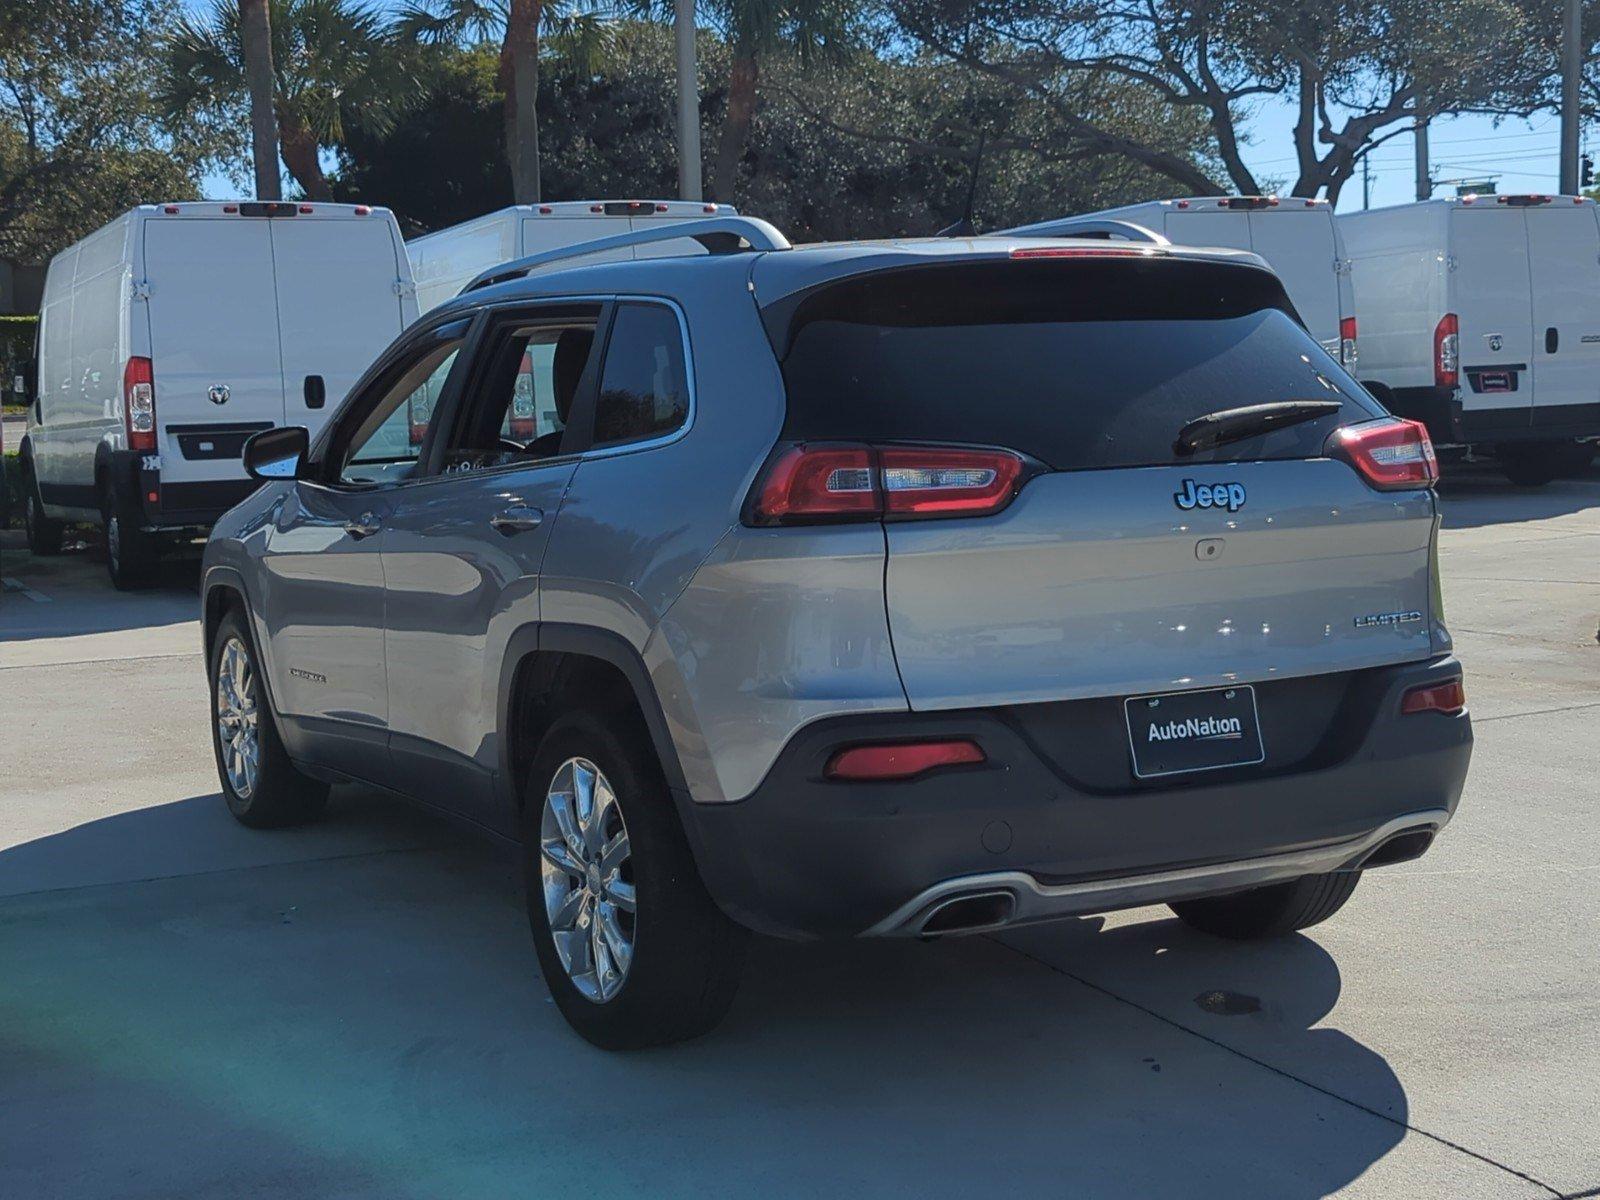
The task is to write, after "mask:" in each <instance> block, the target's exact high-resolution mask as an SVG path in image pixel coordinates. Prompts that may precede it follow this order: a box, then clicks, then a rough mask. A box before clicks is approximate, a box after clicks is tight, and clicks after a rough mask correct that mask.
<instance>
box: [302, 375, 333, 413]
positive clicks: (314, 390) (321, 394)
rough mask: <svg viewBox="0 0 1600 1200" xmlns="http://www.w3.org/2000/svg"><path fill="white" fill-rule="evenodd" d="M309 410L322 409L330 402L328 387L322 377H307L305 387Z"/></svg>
mask: <svg viewBox="0 0 1600 1200" xmlns="http://www.w3.org/2000/svg"><path fill="white" fill-rule="evenodd" d="M303 390H304V393H305V398H306V407H307V408H321V407H322V406H323V405H324V404H326V403H327V402H328V385H327V384H325V383H323V382H322V376H321V375H307V376H306V382H305V387H304V389H303Z"/></svg>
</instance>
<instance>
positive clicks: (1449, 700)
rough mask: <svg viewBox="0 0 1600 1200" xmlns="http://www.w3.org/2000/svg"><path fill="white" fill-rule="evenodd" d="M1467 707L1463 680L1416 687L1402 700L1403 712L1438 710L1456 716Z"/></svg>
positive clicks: (1401, 708) (1401, 709)
mask: <svg viewBox="0 0 1600 1200" xmlns="http://www.w3.org/2000/svg"><path fill="white" fill-rule="evenodd" d="M1466 707H1467V689H1466V688H1464V687H1463V686H1462V685H1461V680H1459V679H1452V680H1450V681H1449V682H1448V683H1428V684H1424V685H1423V686H1421V687H1414V688H1412V689H1411V690H1410V691H1408V692H1407V693H1406V694H1405V696H1404V697H1403V698H1402V699H1401V701H1400V711H1401V712H1402V713H1408V714H1409V713H1425V712H1438V713H1445V714H1447V715H1449V716H1454V715H1455V714H1456V713H1459V712H1462V711H1464V710H1465V709H1466Z"/></svg>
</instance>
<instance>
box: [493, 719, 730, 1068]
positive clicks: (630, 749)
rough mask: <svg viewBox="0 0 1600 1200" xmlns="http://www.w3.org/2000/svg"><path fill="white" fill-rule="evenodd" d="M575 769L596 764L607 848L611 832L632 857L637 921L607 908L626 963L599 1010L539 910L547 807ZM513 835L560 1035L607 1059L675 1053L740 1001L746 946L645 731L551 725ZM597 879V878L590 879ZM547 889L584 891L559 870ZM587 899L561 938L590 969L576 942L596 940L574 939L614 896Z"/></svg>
mask: <svg viewBox="0 0 1600 1200" xmlns="http://www.w3.org/2000/svg"><path fill="white" fill-rule="evenodd" d="M573 759H583V760H587V762H588V763H590V764H593V766H595V767H596V768H598V771H599V774H600V775H602V776H604V778H605V780H606V781H608V782H609V784H610V785H611V792H612V794H614V795H615V797H616V806H617V810H618V811H619V812H620V814H621V826H620V830H613V832H612V834H611V836H610V837H609V838H608V839H607V840H609V841H612V842H614V840H615V834H616V832H621V833H623V834H624V835H625V837H626V840H627V844H628V847H629V849H628V852H627V854H628V857H627V866H626V867H625V868H623V869H624V870H626V872H627V875H628V882H629V883H631V887H632V894H633V896H634V898H635V901H636V909H635V911H634V912H633V913H632V914H628V913H626V911H625V909H619V908H618V906H615V905H612V906H611V908H610V912H611V914H612V919H613V920H619V921H621V922H622V923H623V926H624V929H625V933H626V936H627V937H628V939H629V944H630V945H631V951H630V961H629V962H628V963H627V964H626V966H625V968H624V970H623V971H622V978H621V982H620V984H619V985H617V986H618V988H619V990H617V991H616V992H615V993H614V994H612V995H610V996H609V997H608V998H605V999H598V998H592V997H591V995H587V994H585V992H584V991H580V990H579V986H578V983H577V982H575V981H574V976H573V974H569V971H568V968H567V966H566V965H565V964H564V963H563V961H562V958H561V956H560V954H558V952H557V950H556V944H555V935H554V933H553V932H552V929H551V917H550V911H549V907H548V906H547V902H546V886H547V884H546V880H545V875H544V869H543V855H542V853H541V840H542V835H543V830H544V827H545V826H544V821H545V807H546V802H547V797H548V796H549V795H550V793H551V791H552V789H553V788H554V787H555V786H556V785H557V783H558V781H559V780H560V779H561V777H562V771H563V768H564V766H565V765H566V764H568V763H570V762H571V760H573ZM569 778H570V776H569ZM614 819H615V818H613V820H614ZM521 824H522V864H523V880H524V883H525V885H526V892H527V903H528V923H529V925H530V927H531V928H532V931H533V944H534V949H535V951H536V952H537V953H538V956H539V966H540V969H541V971H542V972H543V974H544V978H545V983H546V985H547V986H548V987H549V989H550V996H551V998H552V999H553V1000H554V1001H555V1004H556V1007H557V1008H559V1009H560V1010H561V1015H562V1016H563V1017H565V1018H566V1019H567V1023H568V1024H570V1025H571V1026H572V1028H573V1029H574V1030H576V1031H577V1032H578V1033H579V1034H580V1035H581V1036H582V1037H583V1038H585V1039H586V1040H588V1041H589V1042H591V1043H593V1044H594V1045H596V1046H599V1047H600V1048H601V1049H604V1050H638V1049H642V1048H644V1047H647V1046H659V1045H665V1044H667V1043H671V1042H681V1041H685V1040H687V1039H689V1038H694V1037H699V1036H700V1035H701V1034H704V1033H707V1032H709V1031H710V1030H711V1029H713V1028H715V1027H716V1025H717V1024H718V1023H719V1022H720V1021H721V1020H722V1018H723V1017H724V1015H726V1013H727V1011H728V1008H729V1006H730V1005H732V1003H733V998H734V994H735V993H736V992H737V991H738V987H739V976H740V973H741V971H742V970H743V966H744V954H745V944H746V942H747V940H748V937H749V935H748V934H747V933H746V932H745V930H744V929H742V928H741V927H740V926H738V925H736V924H734V923H733V922H732V921H731V920H729V919H728V917H727V916H725V915H724V914H723V912H722V910H721V909H719V908H718V907H717V905H716V902H715V901H713V900H712V899H711V896H710V895H709V893H707V891H706V888H705V884H704V883H703V882H701V879H700V872H699V870H698V868H697V867H696V866H695V861H694V856H693V854H692V853H691V852H690V849H689V842H688V839H687V838H686V837H685V836H684V832H683V827H682V825H681V824H680V823H679V820H678V813H677V809H676V808H675V807H674V803H673V799H672V795H671V793H670V791H669V790H668V788H667V783H666V779H665V777H664V776H663V775H662V771H661V764H660V763H659V761H658V760H657V758H656V756H655V753H654V750H653V748H652V746H651V741H650V735H649V732H648V731H647V730H646V728H645V726H644V723H643V722H642V721H640V720H639V719H638V718H637V717H636V716H634V715H633V714H626V715H624V716H621V717H619V716H617V715H615V714H607V716H606V718H605V719H604V720H602V719H600V717H599V716H597V715H595V714H592V713H574V714H571V715H569V716H566V717H563V718H561V719H560V720H558V721H557V722H556V723H555V724H554V725H553V726H552V727H551V728H550V731H549V733H547V734H546V735H545V737H544V740H543V741H542V742H541V743H540V745H539V749H538V750H537V751H536V752H535V754H534V759H533V764H532V766H531V768H530V769H529V771H528V776H527V780H526V785H525V789H524V800H523V805H522V816H521ZM604 835H605V829H604V828H603V827H602V828H601V830H600V832H599V834H597V836H596V841H595V843H594V844H596V845H598V844H600V837H602V836H604ZM580 840H582V839H580ZM569 853H570V852H569ZM597 857H598V856H597ZM570 861H571V860H570V859H569V862H570ZM598 877H599V873H598V872H596V873H595V874H594V875H593V876H591V879H595V878H598ZM549 886H550V887H551V888H552V894H553V895H555V896H558V897H559V896H560V895H561V894H562V892H561V889H562V888H563V887H565V888H569V889H571V890H570V892H569V893H567V894H570V895H573V896H575V897H577V896H578V894H579V893H581V892H584V891H585V885H584V884H583V882H582V878H581V877H580V876H578V875H577V874H576V873H570V874H569V875H567V876H563V875H562V873H561V872H560V871H559V869H558V870H556V871H555V872H554V873H553V874H552V881H551V883H550V884H549ZM590 886H591V887H594V886H598V885H595V884H591V885H590ZM589 894H590V895H592V896H593V897H594V899H593V902H592V903H588V902H587V901H584V904H585V905H586V907H584V906H580V907H579V909H578V910H577V911H578V913H579V915H578V916H577V917H576V919H575V921H574V923H573V927H572V930H571V931H570V932H569V933H568V934H567V936H568V937H571V938H573V939H574V943H575V944H576V945H577V947H578V949H577V950H576V951H569V953H570V954H574V955H576V954H579V953H581V954H583V955H586V956H587V957H588V961H590V962H593V961H595V958H596V952H595V951H594V950H593V949H589V948H585V947H583V945H582V939H583V938H585V937H589V936H594V937H596V938H598V937H599V936H600V935H598V934H585V933H584V932H583V931H584V930H586V929H588V930H591V931H592V930H593V928H595V927H596V926H597V925H598V923H599V921H600V917H599V914H600V912H601V911H603V910H604V909H605V907H606V905H605V899H606V897H607V896H609V895H610V894H611V893H610V892H609V890H600V891H595V892H590V893H589ZM579 899H580V900H581V899H582V898H581V897H579ZM556 903H559V900H558V901H556ZM585 917H587V920H586V919H585ZM608 953H609V952H608ZM598 979H599V975H598V973H595V976H594V979H591V980H590V981H588V985H587V986H588V987H589V988H590V991H591V992H592V991H593V990H594V989H595V987H596V985H597V981H598Z"/></svg>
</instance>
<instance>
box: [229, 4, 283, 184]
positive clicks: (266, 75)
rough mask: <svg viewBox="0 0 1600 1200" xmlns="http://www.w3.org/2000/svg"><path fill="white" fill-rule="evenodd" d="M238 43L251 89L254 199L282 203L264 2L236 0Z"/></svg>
mask: <svg viewBox="0 0 1600 1200" xmlns="http://www.w3.org/2000/svg"><path fill="white" fill-rule="evenodd" d="M239 40H240V41H241V42H242V43H243V48H244V76H245V82H246V84H247V85H248V86H249V89H250V150H251V157H252V159H253V160H254V163H255V175H256V196H257V197H258V198H259V199H262V200H281V199H282V198H283V187H282V183H281V182H280V179H279V176H278V120H277V114H276V112H275V111H274V110H273V101H274V95H273V93H274V91H275V88H274V86H273V74H272V19H271V17H270V16H269V15H268V13H267V0H239Z"/></svg>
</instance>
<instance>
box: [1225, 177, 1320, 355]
mask: <svg viewBox="0 0 1600 1200" xmlns="http://www.w3.org/2000/svg"><path fill="white" fill-rule="evenodd" d="M1285 203H1287V201H1286V202H1285ZM1247 220H1248V221H1249V222H1250V237H1251V249H1253V250H1254V251H1255V252H1256V253H1257V254H1259V255H1261V257H1262V258H1264V259H1266V260H1267V262H1268V263H1269V264H1270V265H1271V267H1272V269H1273V270H1274V271H1276V272H1277V273H1278V277H1279V278H1280V279H1282V280H1283V286H1284V290H1285V291H1287V292H1288V293H1289V299H1290V300H1291V301H1293V302H1294V307H1295V311H1296V312H1298V313H1299V314H1300V319H1301V320H1303V321H1304V322H1305V323H1306V328H1307V329H1309V330H1310V331H1311V336H1312V337H1314V338H1316V339H1317V341H1318V343H1319V344H1320V345H1321V346H1322V348H1323V349H1324V350H1326V351H1328V352H1329V353H1330V354H1332V355H1334V356H1335V357H1338V354H1339V316H1340V313H1339V273H1338V267H1337V262H1336V260H1337V259H1338V251H1337V250H1336V249H1335V247H1334V240H1333V214H1332V212H1331V211H1330V210H1329V209H1328V208H1327V207H1319V208H1314V209H1313V208H1301V209H1295V208H1276V209H1269V210H1267V211H1264V212H1253V213H1251V214H1250V215H1249V217H1248V218H1247Z"/></svg>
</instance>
